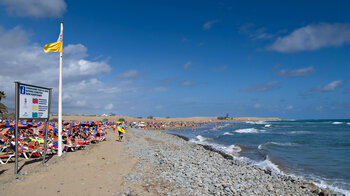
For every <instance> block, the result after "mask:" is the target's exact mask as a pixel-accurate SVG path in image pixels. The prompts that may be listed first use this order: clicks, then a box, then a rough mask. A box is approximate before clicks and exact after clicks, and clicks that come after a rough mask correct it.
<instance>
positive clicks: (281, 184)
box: [0, 128, 331, 195]
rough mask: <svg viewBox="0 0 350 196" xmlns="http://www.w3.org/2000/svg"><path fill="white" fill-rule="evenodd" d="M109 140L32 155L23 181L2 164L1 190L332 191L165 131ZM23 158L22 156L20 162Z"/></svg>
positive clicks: (99, 192)
mask: <svg viewBox="0 0 350 196" xmlns="http://www.w3.org/2000/svg"><path fill="white" fill-rule="evenodd" d="M116 138H117V134H116V133H114V132H112V131H109V133H108V134H107V141H105V142H101V143H98V144H91V145H89V146H88V147H87V148H86V149H85V150H78V151H76V152H69V153H65V155H64V156H63V157H61V158H59V157H57V156H56V155H55V156H53V157H52V158H51V159H50V160H49V161H48V166H46V167H43V166H42V165H41V162H38V161H40V159H38V161H35V159H34V161H33V160H29V161H30V162H32V163H31V164H27V165H25V166H24V167H23V168H22V170H21V172H23V173H24V175H20V176H19V177H20V179H19V180H15V179H14V177H15V176H14V175H13V167H14V163H11V164H7V165H5V166H4V165H1V170H0V183H1V186H0V193H1V195H28V194H29V195H52V194H54V195H319V194H324V195H329V194H331V192H329V191H327V190H323V189H320V188H318V187H317V186H315V185H313V184H311V183H307V182H304V181H303V180H301V179H298V178H293V177H288V176H283V175H280V174H276V173H271V172H269V171H264V170H261V169H258V168H254V167H252V166H250V165H247V164H246V163H243V162H241V161H237V160H231V159H227V158H224V157H223V156H222V155H221V154H219V153H217V152H212V151H210V150H206V149H205V148H204V147H203V146H200V145H197V144H194V143H191V142H188V141H185V140H183V139H180V138H179V137H176V136H173V135H169V134H166V133H164V131H154V130H139V129H133V128H132V129H128V130H127V132H126V138H125V140H124V141H123V142H117V141H116ZM23 163H24V161H23V159H21V162H20V164H19V165H20V166H21V165H23Z"/></svg>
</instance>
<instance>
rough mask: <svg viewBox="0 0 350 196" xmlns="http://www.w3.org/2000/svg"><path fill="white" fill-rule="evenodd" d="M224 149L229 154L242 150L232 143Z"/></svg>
mask: <svg viewBox="0 0 350 196" xmlns="http://www.w3.org/2000/svg"><path fill="white" fill-rule="evenodd" d="M224 150H225V151H226V152H227V153H229V154H234V153H238V152H241V151H242V149H241V148H240V147H239V146H236V145H234V144H233V145H230V146H228V147H226V148H225V149H224Z"/></svg>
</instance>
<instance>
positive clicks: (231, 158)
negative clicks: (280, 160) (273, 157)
mask: <svg viewBox="0 0 350 196" xmlns="http://www.w3.org/2000/svg"><path fill="white" fill-rule="evenodd" d="M166 134H169V135H173V136H176V137H178V138H180V139H183V140H185V141H186V142H190V139H189V138H187V137H185V136H182V135H177V134H173V133H166ZM194 144H196V145H199V146H202V147H203V148H204V149H206V150H208V151H211V152H215V153H218V154H220V155H221V156H222V157H223V158H225V159H228V160H235V161H240V162H242V163H244V164H247V165H249V166H251V167H253V168H257V169H260V170H262V171H264V172H265V173H266V174H268V175H271V174H272V172H276V171H273V170H271V169H266V168H259V167H257V166H255V165H252V164H250V163H247V162H244V161H242V160H237V159H235V156H233V155H230V154H227V153H225V152H223V151H220V150H219V149H216V148H215V147H213V146H211V145H208V144H200V143H194ZM239 157H241V156H238V158H239ZM271 162H272V161H271ZM272 163H273V164H275V163H274V162H272ZM275 165H276V166H277V167H282V166H280V165H279V164H275ZM278 169H279V170H280V168H278ZM280 172H281V173H278V174H279V175H282V176H284V177H286V178H293V179H296V181H304V182H305V183H304V184H308V183H309V184H310V187H313V188H314V187H315V186H316V187H318V188H319V189H321V190H322V191H321V192H320V193H319V194H322V193H323V194H324V193H329V194H341V195H343V193H340V192H335V191H334V190H331V189H326V188H323V187H320V186H319V185H317V183H315V182H312V181H311V180H305V179H303V177H300V176H295V175H289V174H286V173H285V172H284V171H283V170H280ZM334 189H338V188H336V187H335V188H334ZM314 191H316V190H314Z"/></svg>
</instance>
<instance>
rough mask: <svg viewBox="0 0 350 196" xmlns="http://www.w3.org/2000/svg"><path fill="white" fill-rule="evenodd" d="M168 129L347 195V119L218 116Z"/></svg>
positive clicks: (349, 179) (349, 160)
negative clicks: (219, 118)
mask: <svg viewBox="0 0 350 196" xmlns="http://www.w3.org/2000/svg"><path fill="white" fill-rule="evenodd" d="M167 133H169V134H173V135H178V136H181V137H185V138H187V139H188V140H189V141H190V142H193V143H197V144H201V145H206V146H210V147H211V148H213V149H215V150H217V151H220V152H222V153H225V154H227V155H228V156H230V157H232V158H233V159H238V160H241V161H244V162H247V163H249V164H251V165H253V166H255V167H259V168H262V169H267V170H271V171H272V172H278V173H281V174H284V175H290V176H296V177H299V178H302V179H304V180H306V181H309V182H312V183H314V184H316V185H318V186H319V187H322V188H328V189H330V190H333V191H335V192H338V193H343V194H345V195H350V120H281V121H246V122H223V123H212V124H203V125H201V126H198V127H195V128H185V129H177V130H169V131H167Z"/></svg>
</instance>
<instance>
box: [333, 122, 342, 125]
mask: <svg viewBox="0 0 350 196" xmlns="http://www.w3.org/2000/svg"><path fill="white" fill-rule="evenodd" d="M332 124H333V125H341V124H343V122H332Z"/></svg>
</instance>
